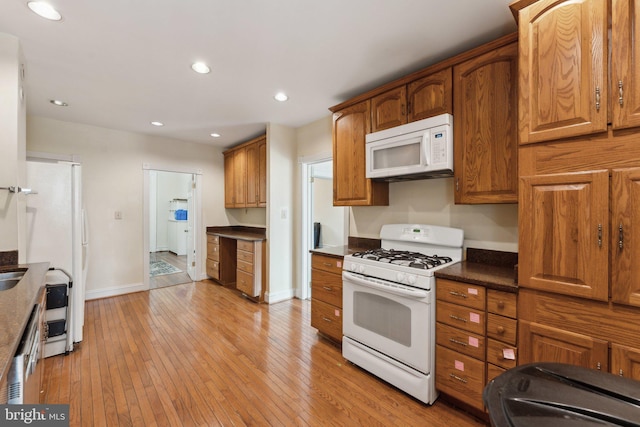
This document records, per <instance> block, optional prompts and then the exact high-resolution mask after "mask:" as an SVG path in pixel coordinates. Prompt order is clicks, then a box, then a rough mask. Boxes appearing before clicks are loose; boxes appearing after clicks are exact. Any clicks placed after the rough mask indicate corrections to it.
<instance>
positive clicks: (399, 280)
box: [396, 273, 405, 283]
mask: <svg viewBox="0 0 640 427" xmlns="http://www.w3.org/2000/svg"><path fill="white" fill-rule="evenodd" d="M404 278H405V276H404V273H398V274H397V275H396V279H397V281H398V282H400V283H402V282H404Z"/></svg>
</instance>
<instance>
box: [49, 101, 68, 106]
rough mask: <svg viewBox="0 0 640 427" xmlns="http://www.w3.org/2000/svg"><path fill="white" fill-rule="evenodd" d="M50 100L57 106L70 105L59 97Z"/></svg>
mask: <svg viewBox="0 0 640 427" xmlns="http://www.w3.org/2000/svg"><path fill="white" fill-rule="evenodd" d="M49 102H50V103H52V104H53V105H55V106H57V107H68V106H69V104H67V103H66V102H64V101H60V100H59V99H50V100H49Z"/></svg>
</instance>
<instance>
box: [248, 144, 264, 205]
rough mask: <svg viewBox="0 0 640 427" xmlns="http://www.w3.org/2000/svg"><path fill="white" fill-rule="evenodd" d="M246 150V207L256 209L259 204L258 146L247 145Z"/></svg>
mask: <svg viewBox="0 0 640 427" xmlns="http://www.w3.org/2000/svg"><path fill="white" fill-rule="evenodd" d="M245 150H246V156H247V162H246V164H247V171H246V176H247V178H246V183H247V195H246V205H245V206H246V207H248V208H250V207H253V208H257V207H258V204H259V200H258V199H259V196H258V192H259V191H260V187H259V182H258V170H259V164H260V158H259V155H260V152H259V150H258V144H251V145H248V146H247V148H246V149H245Z"/></svg>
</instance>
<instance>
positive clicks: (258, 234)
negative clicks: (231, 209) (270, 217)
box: [207, 225, 267, 242]
mask: <svg viewBox="0 0 640 427" xmlns="http://www.w3.org/2000/svg"><path fill="white" fill-rule="evenodd" d="M207 234H212V235H216V236H220V237H227V238H229V239H237V240H249V241H254V242H255V241H257V240H267V237H266V236H267V229H266V228H261V227H247V226H244V225H228V226H219V227H207Z"/></svg>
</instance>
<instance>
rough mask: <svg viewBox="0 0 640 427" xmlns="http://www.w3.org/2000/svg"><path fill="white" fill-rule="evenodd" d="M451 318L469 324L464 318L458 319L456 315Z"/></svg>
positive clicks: (451, 315)
mask: <svg viewBox="0 0 640 427" xmlns="http://www.w3.org/2000/svg"><path fill="white" fill-rule="evenodd" d="M449 317H450V318H452V319H453V320H459V321H461V322H464V323H467V319H464V318H462V317H458V316H456V315H455V314H450V315H449Z"/></svg>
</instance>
